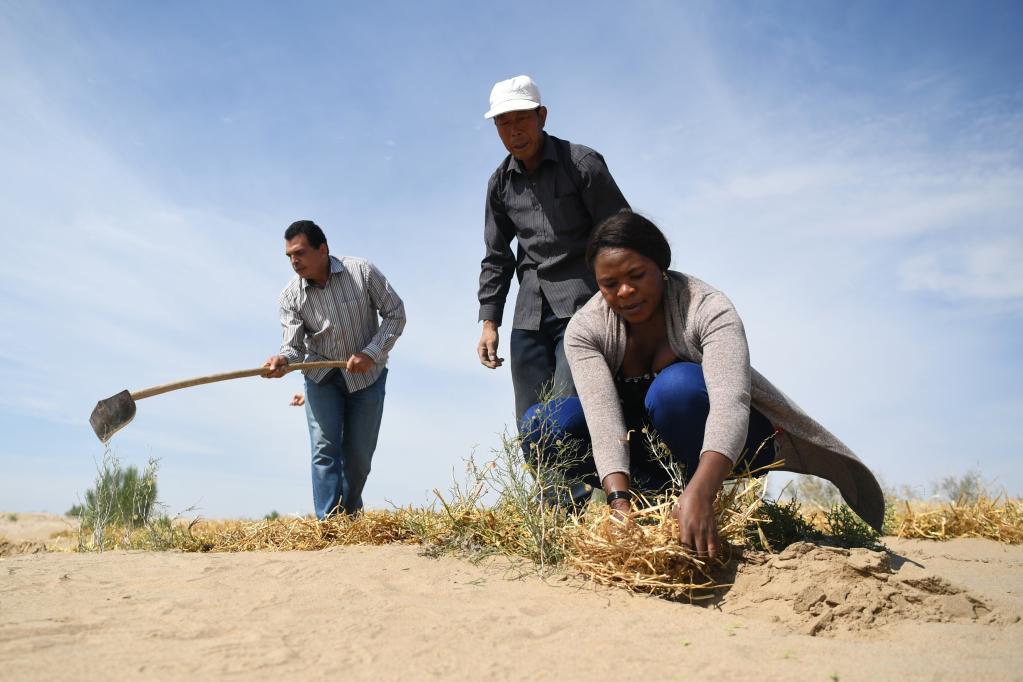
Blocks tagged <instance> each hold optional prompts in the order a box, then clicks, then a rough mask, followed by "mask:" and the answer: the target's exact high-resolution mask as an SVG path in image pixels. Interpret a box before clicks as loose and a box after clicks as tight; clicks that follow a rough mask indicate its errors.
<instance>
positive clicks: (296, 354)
mask: <svg viewBox="0 0 1023 682" xmlns="http://www.w3.org/2000/svg"><path fill="white" fill-rule="evenodd" d="M278 306H279V307H280V318H281V329H282V331H283V334H284V339H283V340H282V341H281V349H280V351H279V353H280V355H283V356H284V357H285V358H286V359H287V361H288V364H294V363H296V362H302V360H303V359H304V358H305V323H304V322H303V321H302V315H301V314H300V313H299V310H298V305H297V302H296V301H295V299H294V298H293V297H291V296H289V295H288V292H287V291H285V292H284V293H282V294H281V297H280V299H278Z"/></svg>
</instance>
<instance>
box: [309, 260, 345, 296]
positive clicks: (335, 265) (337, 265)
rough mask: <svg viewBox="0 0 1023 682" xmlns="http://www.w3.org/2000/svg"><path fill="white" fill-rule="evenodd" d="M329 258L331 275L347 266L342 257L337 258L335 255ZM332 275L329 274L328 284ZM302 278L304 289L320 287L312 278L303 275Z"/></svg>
mask: <svg viewBox="0 0 1023 682" xmlns="http://www.w3.org/2000/svg"><path fill="white" fill-rule="evenodd" d="M328 258H329V259H330V275H333V274H334V273H335V272H340V271H341V270H343V269H344V267H345V266H344V265H342V263H341V259H340V258H335V257H334V256H328ZM330 275H327V284H330ZM301 279H302V289H303V290H304V289H308V288H309V287H314V288H319V287H317V286H316V285H315V284H313V282H312V280H309V279H306V278H305V277H302V278H301Z"/></svg>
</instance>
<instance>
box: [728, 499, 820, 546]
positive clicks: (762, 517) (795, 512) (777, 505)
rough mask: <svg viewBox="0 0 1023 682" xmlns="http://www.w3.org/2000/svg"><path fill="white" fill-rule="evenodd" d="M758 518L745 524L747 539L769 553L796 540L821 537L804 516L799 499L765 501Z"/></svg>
mask: <svg viewBox="0 0 1023 682" xmlns="http://www.w3.org/2000/svg"><path fill="white" fill-rule="evenodd" d="M757 517H758V518H757V519H756V520H755V522H754V523H751V524H749V525H748V526H747V527H746V531H745V538H746V542H748V543H749V544H750V545H751V546H753V547H759V548H760V549H764V550H767V551H769V552H777V551H780V550H782V549H784V548H786V547H788V546H789V545H791V544H792V543H793V542H800V541H807V542H818V541H819V540H820V539H821V536H822V534H821V532H820V531H818V530H817V529H816V528H815V527H814V526H813V524H812V523H810V522H809V521H808V520H807V519H806V517H804V516H803V511H802V509H801V508H800V506H799V502H797V501H796V500H789V501H788V502H780V501H777V500H764V502H763V504H762V505H761V506H760V509H758V510H757Z"/></svg>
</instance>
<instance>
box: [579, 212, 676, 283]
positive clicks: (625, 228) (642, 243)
mask: <svg viewBox="0 0 1023 682" xmlns="http://www.w3.org/2000/svg"><path fill="white" fill-rule="evenodd" d="M604 249H632V250H633V251H635V252H636V253H638V254H640V255H641V256H646V257H647V258H649V259H650V260H652V261H653V262H654V263H656V264H657V267H659V268H660V269H661V270H667V269H668V266H669V265H671V247H670V246H668V240H667V239H665V238H664V233H663V232H661V231H660V230H659V229H657V226H656V225H654V224H653V223H652V222H650V221H649V220H647V219H646V218H644V217H643V216H641V215H639V214H638V213H633V212H632V211H630V210H629V209H627V208H623V209H622V210H621V211H618V213H615V214H614V215H613V216H611V217H610V218H607V219H606V220H604V222H602V223H601V224H600V225H598V226H597V229H596V230H594V231H593V235H592V236H591V237H590V243H589V244H587V245H586V264H587V265H589V266H590V270H592V269H593V262H594V261H595V260H597V255H598V254H599V253H600V252H601V251H603V250H604Z"/></svg>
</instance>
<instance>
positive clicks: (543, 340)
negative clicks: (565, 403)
mask: <svg viewBox="0 0 1023 682" xmlns="http://www.w3.org/2000/svg"><path fill="white" fill-rule="evenodd" d="M540 314H541V318H540V329H538V330H536V331H533V330H531V329H512V332H511V375H512V387H513V388H514V390H515V419H516V420H518V419H520V418H521V417H522V415H523V414H524V413H525V411H526V410H528V409H529V408H530V407H531V406H532V405H534V404H536V403H538V402H540V398H541V397H542V395H541V394H542V393H543V392H544V390H545V389H547V388H553V394H554V395H556V396H570V395H575V384H574V383H573V381H572V371H571V370H570V369H569V367H568V360H567V359H566V358H565V347H564V338H565V327H567V326H568V319H563V318H559V317H557V316H556V315H555V314H554V311H552V310H551V307H550V306H549V305H548V304H547V300H546V299H543V304H542V308H541V313H540ZM552 381H553V385H552Z"/></svg>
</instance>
